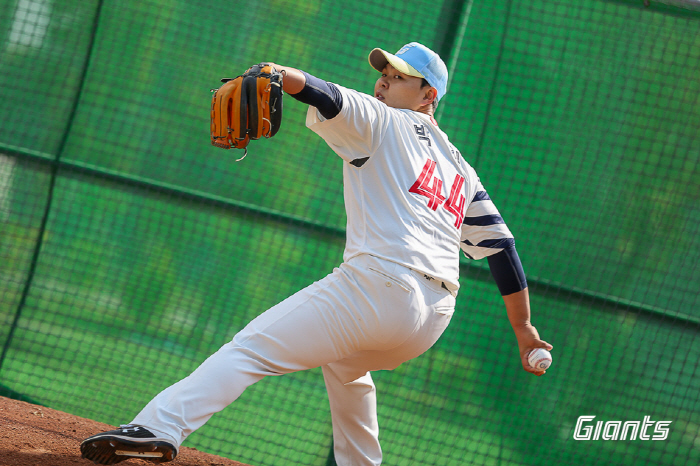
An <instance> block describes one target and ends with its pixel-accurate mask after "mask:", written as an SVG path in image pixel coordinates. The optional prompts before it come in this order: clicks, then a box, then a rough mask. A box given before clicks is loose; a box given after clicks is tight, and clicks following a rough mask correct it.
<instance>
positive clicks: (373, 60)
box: [369, 49, 425, 78]
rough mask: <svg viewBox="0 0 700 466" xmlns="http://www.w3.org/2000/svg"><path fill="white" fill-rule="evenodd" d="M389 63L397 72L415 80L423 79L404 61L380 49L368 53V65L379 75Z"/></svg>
mask: <svg viewBox="0 0 700 466" xmlns="http://www.w3.org/2000/svg"><path fill="white" fill-rule="evenodd" d="M387 63H390V64H391V66H393V67H394V68H396V69H397V70H398V71H400V72H402V73H403V74H407V75H409V76H415V77H416V78H424V77H425V76H423V75H422V74H420V73H419V72H418V71H417V70H416V69H415V68H414V67H412V66H411V65H409V64H408V63H406V61H404V60H402V59H401V58H399V57H397V56H396V55H394V54H391V53H389V52H387V51H385V50H382V49H374V50H372V51H371V52H370V53H369V64H370V65H372V68H374V69H375V70H377V71H379V72H380V73H381V72H382V71H383V70H384V67H385V66H386V65H387Z"/></svg>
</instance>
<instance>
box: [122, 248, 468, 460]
mask: <svg viewBox="0 0 700 466" xmlns="http://www.w3.org/2000/svg"><path fill="white" fill-rule="evenodd" d="M454 294H456V293H454ZM454 306H455V297H454V296H453V293H451V292H449V291H448V290H446V289H444V288H442V286H441V282H439V281H437V280H435V279H430V278H426V277H425V276H424V275H423V274H421V273H419V272H415V271H412V270H410V269H408V268H406V267H403V266H401V265H399V264H396V263H394V262H390V261H386V260H382V259H379V258H376V257H373V256H369V255H361V256H357V257H355V258H352V259H350V260H349V261H347V262H345V263H343V264H341V265H340V267H338V268H336V269H335V270H334V271H333V273H331V274H330V275H328V276H326V277H325V278H324V279H322V280H320V281H317V282H315V283H313V284H312V285H310V286H308V287H307V288H305V289H303V290H301V291H299V292H298V293H296V294H294V295H292V296H290V297H289V298H287V299H286V300H284V301H282V302H281V303H279V304H277V305H276V306H274V307H272V308H270V309H269V310H267V311H266V312H264V313H263V314H261V315H259V316H258V317H256V318H255V319H253V320H252V321H251V322H250V323H249V324H248V325H247V326H246V327H245V328H244V329H243V330H241V331H240V332H239V333H238V334H236V336H235V337H234V338H233V340H232V341H231V342H229V343H227V344H225V345H224V346H222V347H221V349H219V351H217V352H216V353H214V354H213V355H212V356H210V357H209V358H208V359H207V360H206V361H204V362H203V363H202V364H201V365H200V366H199V367H198V368H197V369H196V370H195V371H194V372H193V373H192V374H190V375H189V376H188V377H186V378H185V379H183V380H181V381H180V382H177V383H176V384H174V385H172V386H170V387H169V388H167V389H165V390H164V391H162V392H161V393H160V394H158V395H157V396H156V397H155V398H154V399H153V400H151V402H150V403H148V405H146V407H145V408H144V409H143V410H142V411H141V412H140V413H139V414H138V415H137V416H136V418H135V419H134V420H133V421H132V422H131V423H132V424H135V425H141V426H144V427H146V428H148V429H150V430H152V431H154V432H155V433H156V434H160V435H162V436H166V438H172V439H173V441H174V443H175V444H176V445H177V446H178V447H179V446H180V445H181V444H182V442H183V441H184V440H185V439H186V438H187V436H188V435H189V434H191V433H192V432H194V431H195V430H196V429H198V428H199V427H201V426H202V425H204V423H206V422H207V421H208V420H209V418H210V417H211V416H212V415H213V414H214V413H216V412H218V411H221V410H222V409H224V408H225V407H226V406H228V405H229V404H230V403H232V402H233V401H235V400H236V399H237V398H238V397H239V396H240V395H241V393H243V391H244V390H245V389H246V388H247V387H248V386H250V385H252V384H254V383H255V382H257V381H259V380H260V379H262V378H263V377H265V376H268V375H282V374H287V373H290V372H295V371H300V370H305V369H311V368H314V367H319V366H320V367H322V369H323V377H324V380H325V383H326V388H327V391H328V398H329V401H330V408H331V416H332V423H333V443H334V453H335V459H336V462H337V464H338V465H340V466H351V465H352V466H365V465H367V466H370V465H379V464H381V461H382V451H381V448H380V446H379V426H378V422H377V405H376V390H375V386H374V383H373V382H372V378H371V376H370V371H373V370H381V369H394V368H396V367H397V366H398V365H399V364H401V363H402V362H404V361H407V360H409V359H412V358H415V357H416V356H418V355H420V354H422V353H423V352H425V351H426V350H427V349H428V348H430V347H431V346H432V345H433V344H434V343H435V342H436V341H437V339H438V338H439V337H440V335H441V334H442V333H443V331H444V330H445V329H446V328H447V325H448V324H449V322H450V319H451V318H452V314H453V312H454Z"/></svg>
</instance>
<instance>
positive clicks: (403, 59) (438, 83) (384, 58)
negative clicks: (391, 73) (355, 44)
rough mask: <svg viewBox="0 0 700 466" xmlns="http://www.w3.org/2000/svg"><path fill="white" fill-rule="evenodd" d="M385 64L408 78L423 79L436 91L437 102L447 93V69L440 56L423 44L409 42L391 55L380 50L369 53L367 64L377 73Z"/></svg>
mask: <svg viewBox="0 0 700 466" xmlns="http://www.w3.org/2000/svg"><path fill="white" fill-rule="evenodd" d="M387 63H391V66H393V67H394V68H396V69H397V70H399V71H400V72H402V73H404V74H407V75H409V76H415V77H417V78H425V80H426V81H428V84H430V85H431V86H433V87H434V88H435V89H437V100H438V101H439V100H440V99H441V98H442V96H444V95H445V92H447V67H446V66H445V63H444V62H443V61H442V59H441V58H440V55H438V54H437V53H435V52H433V51H432V50H430V49H429V48H428V47H426V46H425V45H423V44H419V43H418V42H411V43H410V44H406V45H404V46H403V47H401V48H400V49H399V51H398V52H396V53H395V54H391V53H389V52H386V51H384V50H382V49H374V50H372V51H371V52H370V53H369V64H370V65H372V68H374V69H375V70H377V71H380V72H381V71H382V70H383V69H384V67H385V66H386V64H387Z"/></svg>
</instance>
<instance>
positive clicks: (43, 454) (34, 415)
mask: <svg viewBox="0 0 700 466" xmlns="http://www.w3.org/2000/svg"><path fill="white" fill-rule="evenodd" d="M114 427H115V426H110V425H107V424H102V423H100V422H95V421H91V420H89V419H83V418H80V417H77V416H73V415H70V414H66V413H63V412H61V411H56V410H53V409H49V408H44V407H42V406H38V405H33V404H29V403H25V402H23V401H17V400H13V399H10V398H5V397H0V465H2V466H64V465H83V466H89V465H92V464H93V463H92V461H89V460H86V459H83V458H81V457H80V442H81V441H82V440H83V439H84V438H86V437H89V436H90V435H93V434H96V433H98V432H102V431H105V430H112V429H114ZM118 464H119V465H120V466H121V465H124V466H146V465H151V466H152V465H153V463H150V462H146V461H142V460H137V459H130V460H126V461H122V462H121V463H118ZM166 464H172V465H173V466H248V465H245V464H243V463H239V462H237V461H232V460H229V459H226V458H222V457H220V456H216V455H210V454H207V453H203V452H201V451H198V450H196V449H194V448H187V447H183V448H181V449H180V452H179V454H178V455H177V458H175V460H174V461H173V462H172V463H166Z"/></svg>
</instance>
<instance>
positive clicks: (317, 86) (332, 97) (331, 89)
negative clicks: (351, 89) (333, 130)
mask: <svg viewBox="0 0 700 466" xmlns="http://www.w3.org/2000/svg"><path fill="white" fill-rule="evenodd" d="M300 71H301V70H300ZM301 72H302V73H303V74H304V76H305V77H306V86H304V89H302V90H301V91H300V92H299V93H297V94H289V95H290V96H292V97H294V98H295V99H296V100H298V101H299V102H302V103H305V104H307V105H311V106H313V107H316V108H317V109H318V111H319V113H321V115H323V118H325V119H327V120H330V119H331V118H333V117H335V116H336V115H337V114H338V113H340V109H341V108H343V95H342V94H341V93H340V91H339V90H338V88H337V87H336V86H335V85H334V84H333V83H329V82H326V81H324V80H322V79H319V78H317V77H315V76H312V75H310V74H309V73H307V72H306V71H301Z"/></svg>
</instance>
